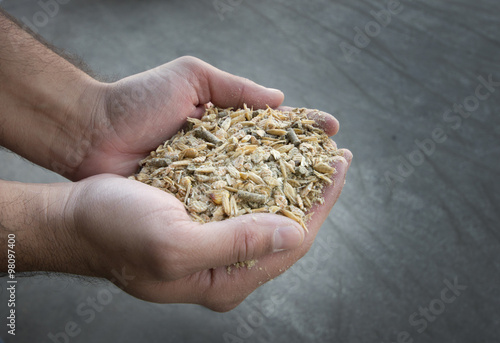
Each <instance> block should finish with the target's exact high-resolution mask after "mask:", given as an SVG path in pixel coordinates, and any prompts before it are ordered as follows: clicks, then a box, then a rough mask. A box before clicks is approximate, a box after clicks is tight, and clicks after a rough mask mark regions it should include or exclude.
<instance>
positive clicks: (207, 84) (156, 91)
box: [69, 58, 283, 180]
mask: <svg viewBox="0 0 500 343" xmlns="http://www.w3.org/2000/svg"><path fill="white" fill-rule="evenodd" d="M103 93H104V94H103V96H102V97H103V99H101V101H99V102H98V103H100V104H102V105H100V106H99V108H98V109H97V110H96V112H95V114H94V117H93V118H92V121H91V122H92V125H90V127H89V128H88V130H87V131H88V132H86V133H85V136H86V137H92V138H91V146H90V147H89V149H87V151H86V154H85V156H84V158H83V161H82V163H81V164H80V165H79V166H78V168H77V170H76V172H75V173H73V175H69V176H70V178H72V179H74V180H80V179H83V178H85V177H88V176H92V175H96V174H100V173H114V174H119V175H129V174H131V173H133V172H134V171H135V169H136V168H137V162H138V161H139V160H141V159H142V158H144V157H145V156H146V155H147V154H148V153H149V152H150V151H151V150H153V149H155V148H156V147H157V146H158V145H159V144H161V143H162V142H164V141H165V140H167V139H168V138H170V137H171V136H172V135H174V134H175V133H176V132H177V131H179V129H180V128H181V127H182V126H183V125H184V123H185V122H186V118H187V117H201V116H202V114H203V112H204V106H205V104H207V103H209V102H212V103H214V104H216V105H217V106H221V107H241V106H243V103H246V104H248V105H249V106H254V107H255V108H265V106H266V105H269V106H271V107H276V106H278V105H279V104H281V102H282V101H283V94H282V93H280V92H275V91H272V90H271V91H270V90H269V89H266V88H264V87H262V86H259V85H257V84H255V83H253V82H251V81H250V80H246V79H242V78H240V77H237V76H234V75H231V74H228V73H225V72H222V71H220V70H218V69H216V68H214V67H212V66H210V65H208V64H206V63H204V62H202V61H199V60H196V59H193V58H180V59H177V60H175V61H173V62H170V63H167V64H165V65H163V66H160V67H158V68H155V69H152V70H149V71H147V72H144V73H141V74H137V75H133V76H130V77H127V78H125V79H122V80H120V81H118V82H116V83H113V84H110V85H108V86H106V87H105V91H104V92H103Z"/></svg>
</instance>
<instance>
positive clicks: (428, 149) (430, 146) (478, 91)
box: [384, 74, 500, 188]
mask: <svg viewBox="0 0 500 343" xmlns="http://www.w3.org/2000/svg"><path fill="white" fill-rule="evenodd" d="M477 80H478V84H477V85H476V88H475V90H474V92H473V93H472V94H470V95H469V96H467V97H465V98H464V99H463V100H462V102H461V103H459V104H457V103H454V104H453V105H452V106H451V107H450V108H448V109H446V110H445V111H444V112H443V114H442V121H443V122H444V123H445V125H438V126H436V127H435V128H434V129H433V130H432V131H431V132H430V135H429V137H427V138H424V139H415V141H414V144H415V149H413V150H412V151H411V152H409V153H408V154H406V155H405V156H402V155H399V156H397V159H398V161H399V164H398V165H397V166H396V168H394V169H393V170H387V171H386V172H385V173H384V177H385V181H386V184H387V186H388V187H389V188H392V187H393V186H394V185H396V184H397V183H403V182H404V181H405V180H406V179H408V178H409V177H410V176H411V175H413V173H414V172H415V170H416V168H417V167H419V166H421V165H422V164H424V162H425V159H426V158H429V157H431V156H432V155H433V154H434V153H435V152H436V148H437V146H438V145H439V144H442V143H444V142H446V140H447V139H448V135H447V134H446V128H451V129H452V130H455V131H456V130H458V129H459V128H460V127H461V126H462V125H463V123H464V121H465V120H466V119H468V118H470V117H471V116H472V114H473V113H474V112H476V111H477V110H478V109H479V108H480V107H481V102H484V101H486V100H488V99H489V98H490V97H491V95H492V94H493V93H495V90H496V88H498V87H500V81H495V80H493V74H489V75H488V76H486V77H484V76H482V75H479V76H478V77H477Z"/></svg>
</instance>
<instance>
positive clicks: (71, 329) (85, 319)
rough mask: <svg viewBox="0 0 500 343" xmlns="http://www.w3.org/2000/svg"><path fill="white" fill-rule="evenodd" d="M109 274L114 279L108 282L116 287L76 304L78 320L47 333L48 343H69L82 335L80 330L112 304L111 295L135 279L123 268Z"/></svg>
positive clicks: (106, 289) (104, 289)
mask: <svg viewBox="0 0 500 343" xmlns="http://www.w3.org/2000/svg"><path fill="white" fill-rule="evenodd" d="M111 273H112V274H113V275H114V278H112V279H111V280H110V281H111V282H112V283H114V284H115V285H117V286H118V287H110V288H102V289H100V290H99V291H98V292H97V295H96V296H95V297H90V296H89V297H87V299H85V301H82V302H81V303H80V304H78V306H77V307H76V309H75V313H76V318H78V320H70V321H68V322H66V324H65V325H64V328H63V329H62V330H61V331H59V332H56V333H52V332H49V333H48V334H47V337H48V338H49V340H50V342H54V343H69V342H71V339H72V338H75V337H77V336H78V335H79V334H81V333H82V329H83V328H84V326H85V325H89V324H90V323H92V322H93V321H94V320H95V319H96V317H97V313H101V312H102V311H103V310H104V309H105V307H106V306H108V305H109V304H111V303H112V302H113V294H115V295H116V294H120V293H122V292H123V291H122V290H123V288H125V287H126V286H127V285H128V283H129V281H131V280H133V279H135V276H134V275H128V274H127V273H126V270H125V267H123V268H122V270H121V272H118V271H116V270H112V271H111Z"/></svg>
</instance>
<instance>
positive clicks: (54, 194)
mask: <svg viewBox="0 0 500 343" xmlns="http://www.w3.org/2000/svg"><path fill="white" fill-rule="evenodd" d="M68 187H71V186H70V184H68V183H62V184H53V185H42V184H24V183H18V182H9V181H0V271H2V272H5V271H7V265H8V263H7V251H8V238H9V235H10V237H12V235H15V247H14V249H11V250H14V251H15V258H16V263H15V265H16V267H15V270H16V272H26V271H54V272H63V273H76V274H84V275H88V274H89V272H88V270H87V269H86V266H85V264H84V263H83V264H82V263H81V258H80V256H81V252H80V251H79V248H78V245H77V244H73V243H72V242H73V240H74V237H73V236H72V235H71V232H70V226H71V218H66V215H65V207H66V201H67V197H68V195H69V192H68ZM11 242H12V241H11ZM75 246H76V248H75Z"/></svg>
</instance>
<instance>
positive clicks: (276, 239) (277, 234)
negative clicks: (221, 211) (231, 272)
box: [186, 214, 305, 273]
mask: <svg viewBox="0 0 500 343" xmlns="http://www.w3.org/2000/svg"><path fill="white" fill-rule="evenodd" d="M191 232H192V233H193V235H192V236H191V235H190V236H191V237H190V238H191V239H193V237H194V241H193V240H191V241H190V244H189V246H190V248H191V250H190V251H189V252H188V254H186V256H189V257H188V259H190V261H189V263H187V264H186V265H187V266H192V268H193V270H190V272H191V273H193V272H196V271H200V270H206V269H210V268H215V267H220V266H227V265H231V264H233V263H236V262H243V261H247V260H252V259H257V258H259V257H261V256H264V255H267V254H271V253H273V252H277V251H282V250H288V249H294V248H297V247H299V246H300V245H301V244H302V242H303V241H304V236H305V231H304V229H303V228H302V227H301V226H300V225H298V224H297V223H296V222H294V221H293V220H291V219H289V218H286V217H283V216H280V215H275V214H248V215H244V216H240V217H236V218H231V219H227V220H224V221H220V222H212V223H207V224H204V225H199V226H196V227H195V228H194V229H193V230H192V231H191ZM193 247H196V250H195V251H193V250H192V248H193Z"/></svg>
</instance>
